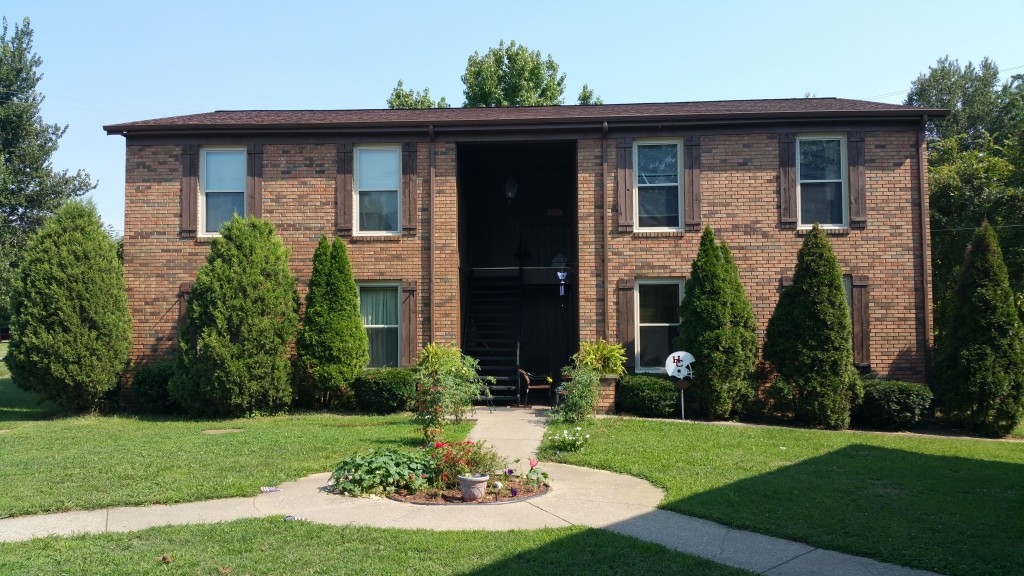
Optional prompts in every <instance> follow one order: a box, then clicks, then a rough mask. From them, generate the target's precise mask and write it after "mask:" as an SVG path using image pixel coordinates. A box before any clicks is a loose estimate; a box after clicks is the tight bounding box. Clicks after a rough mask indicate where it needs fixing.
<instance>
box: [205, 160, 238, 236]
mask: <svg viewBox="0 0 1024 576" xmlns="http://www.w3.org/2000/svg"><path fill="white" fill-rule="evenodd" d="M245 178H246V149H245V148H222V147H209V148H203V149H202V150H201V151H200V154H199V198H200V208H199V214H200V219H201V220H202V221H201V222H200V227H201V228H200V230H202V233H203V234H216V233H217V231H218V230H220V227H221V226H222V225H223V224H224V223H225V222H227V221H229V220H231V218H232V216H234V215H235V214H238V215H240V216H245V213H246V212H245Z"/></svg>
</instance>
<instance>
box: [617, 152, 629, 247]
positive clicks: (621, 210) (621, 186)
mask: <svg viewBox="0 0 1024 576" xmlns="http://www.w3.org/2000/svg"><path fill="white" fill-rule="evenodd" d="M615 165H616V168H615V177H616V181H617V184H618V188H617V194H616V199H617V204H618V205H617V207H616V210H617V211H618V224H619V232H632V231H633V139H632V138H619V139H618V140H617V141H616V150H615Z"/></svg>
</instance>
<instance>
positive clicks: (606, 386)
mask: <svg viewBox="0 0 1024 576" xmlns="http://www.w3.org/2000/svg"><path fill="white" fill-rule="evenodd" d="M572 361H573V367H574V370H575V371H576V372H585V371H588V370H593V371H595V372H597V373H598V374H599V375H600V381H601V388H600V394H599V399H598V401H597V409H598V410H599V411H602V412H606V413H609V414H611V413H612V412H613V411H614V409H615V383H616V382H617V381H618V379H619V376H622V375H623V374H625V373H626V349H625V348H623V347H622V344H619V343H618V342H608V341H606V340H605V339H603V338H599V339H598V340H595V341H586V340H584V341H582V342H580V350H579V352H577V353H576V354H573V357H572Z"/></svg>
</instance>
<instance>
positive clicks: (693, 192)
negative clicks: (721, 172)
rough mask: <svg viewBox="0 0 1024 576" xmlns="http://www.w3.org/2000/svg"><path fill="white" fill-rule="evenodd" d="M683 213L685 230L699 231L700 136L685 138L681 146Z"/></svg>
mask: <svg viewBox="0 0 1024 576" xmlns="http://www.w3.org/2000/svg"><path fill="white" fill-rule="evenodd" d="M683 173H684V177H683V213H684V217H685V221H686V230H700V222H701V220H700V136H687V137H686V140H685V145H684V146H683Z"/></svg>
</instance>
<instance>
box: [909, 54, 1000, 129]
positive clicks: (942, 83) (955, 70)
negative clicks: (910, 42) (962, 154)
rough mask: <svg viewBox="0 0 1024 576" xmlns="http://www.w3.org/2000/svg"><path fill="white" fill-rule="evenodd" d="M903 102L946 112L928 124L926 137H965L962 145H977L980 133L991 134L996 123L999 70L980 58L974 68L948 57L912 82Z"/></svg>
mask: <svg viewBox="0 0 1024 576" xmlns="http://www.w3.org/2000/svg"><path fill="white" fill-rule="evenodd" d="M904 103H905V104H907V105H909V106H925V107H929V108H948V109H949V110H950V114H949V116H948V117H946V119H945V120H940V121H934V122H932V123H930V124H929V125H928V136H929V138H931V139H933V140H945V139H947V138H953V137H957V136H966V138H964V139H963V141H962V143H963V144H964V145H965V146H970V145H972V144H976V143H980V142H981V140H983V138H984V134H991V133H993V132H994V129H995V127H996V125H997V124H998V118H999V113H1000V108H1001V107H1002V102H1001V98H1000V87H999V67H998V66H996V64H995V62H993V61H991V60H989V59H988V58H982V60H981V62H979V63H978V66H977V67H975V66H974V64H972V63H971V62H968V63H967V65H966V66H960V62H959V61H957V60H950V59H949V56H945V57H942V58H939V60H938V62H936V64H935V66H930V67H929V68H928V73H927V74H921V75H920V76H918V77H917V80H914V82H913V83H912V84H911V87H910V92H909V93H908V94H907V98H906V100H905V101H904Z"/></svg>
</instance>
